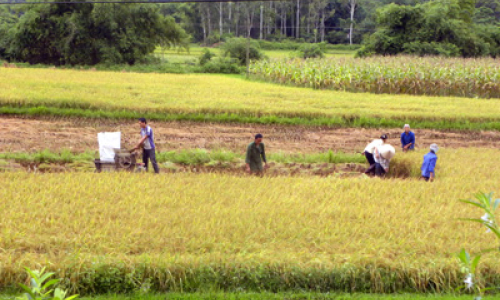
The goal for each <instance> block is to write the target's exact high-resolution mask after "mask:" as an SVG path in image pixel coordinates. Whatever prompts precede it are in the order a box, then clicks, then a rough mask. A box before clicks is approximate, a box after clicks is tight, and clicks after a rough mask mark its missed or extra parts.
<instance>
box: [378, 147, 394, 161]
mask: <svg viewBox="0 0 500 300" xmlns="http://www.w3.org/2000/svg"><path fill="white" fill-rule="evenodd" d="M378 149H379V151H380V155H381V156H382V157H383V158H385V159H392V158H393V157H394V155H395V154H396V149H394V147H393V146H391V145H389V144H384V145H382V146H380V147H379V148H378Z"/></svg>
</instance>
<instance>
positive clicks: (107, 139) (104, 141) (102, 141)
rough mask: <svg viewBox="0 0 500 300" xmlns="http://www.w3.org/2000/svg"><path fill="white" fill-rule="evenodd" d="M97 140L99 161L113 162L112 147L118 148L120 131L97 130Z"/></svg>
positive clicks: (113, 153)
mask: <svg viewBox="0 0 500 300" xmlns="http://www.w3.org/2000/svg"><path fill="white" fill-rule="evenodd" d="M97 140H98V141H99V154H100V157H101V162H105V163H114V162H115V152H114V151H113V149H120V142H121V132H99V133H98V134H97Z"/></svg>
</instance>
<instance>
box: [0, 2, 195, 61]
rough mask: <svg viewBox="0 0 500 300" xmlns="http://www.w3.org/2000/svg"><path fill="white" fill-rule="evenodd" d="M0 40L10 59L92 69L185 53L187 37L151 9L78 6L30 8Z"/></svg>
mask: <svg viewBox="0 0 500 300" xmlns="http://www.w3.org/2000/svg"><path fill="white" fill-rule="evenodd" d="M0 40H2V41H4V44H5V41H8V47H7V49H6V51H5V52H6V56H7V58H9V59H13V60H18V61H26V62H29V63H31V64H38V63H43V64H55V65H64V64H71V65H74V64H86V65H94V64H97V63H100V62H110V63H128V64H134V63H135V62H136V61H137V60H139V59H141V58H143V57H144V56H145V55H147V54H149V53H152V52H153V51H154V50H155V48H156V46H162V47H171V46H186V47H187V42H188V36H187V34H186V33H185V31H184V30H183V29H182V28H180V27H179V26H178V25H177V24H176V23H175V21H174V19H173V18H170V17H164V16H162V15H161V14H160V13H159V9H158V7H156V6H144V5H138V4H123V5H116V6H114V5H109V4H93V3H80V4H71V5H68V4H53V5H36V6H33V7H31V8H30V9H29V10H28V11H27V12H26V13H25V14H24V15H23V16H22V17H21V18H20V19H19V22H17V23H16V24H15V26H13V27H12V28H11V29H10V30H9V31H8V34H7V35H5V36H2V37H0ZM0 44H1V43H0Z"/></svg>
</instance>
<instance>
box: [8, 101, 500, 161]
mask: <svg viewBox="0 0 500 300" xmlns="http://www.w3.org/2000/svg"><path fill="white" fill-rule="evenodd" d="M0 114H5V115H12V116H15V115H19V116H32V117H33V116H57V117H74V118H75V117H76V118H89V119H100V118H105V119H115V120H137V118H140V117H145V118H146V119H148V120H157V121H165V122H169V121H193V122H217V123H240V124H278V125H303V126H328V127H343V128H352V127H355V128H396V127H398V126H400V125H401V123H412V124H413V126H415V127H418V128H422V129H441V130H467V131H478V130H498V131H500V122H498V121H495V120H465V119H464V120H444V119H443V120H428V119H425V118H414V119H406V118H390V119H381V118H377V117H365V116H364V117H359V116H357V117H354V116H345V117H326V116H325V117H305V116H300V117H293V116H286V115H265V116H255V115H253V114H251V113H249V114H243V113H219V114H217V113H170V114H167V113H155V112H135V111H127V110H103V109H99V110H92V109H89V108H88V107H87V108H63V107H46V106H34V107H27V106H23V107H15V106H8V105H3V106H1V107H0ZM0 158H1V157H0Z"/></svg>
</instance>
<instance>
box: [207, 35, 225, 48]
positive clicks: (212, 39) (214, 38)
mask: <svg viewBox="0 0 500 300" xmlns="http://www.w3.org/2000/svg"><path fill="white" fill-rule="evenodd" d="M221 41H222V40H221V36H220V35H219V34H218V33H212V34H210V35H209V36H207V38H206V39H205V41H204V42H205V45H208V46H211V45H213V44H217V43H220V42H221Z"/></svg>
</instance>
